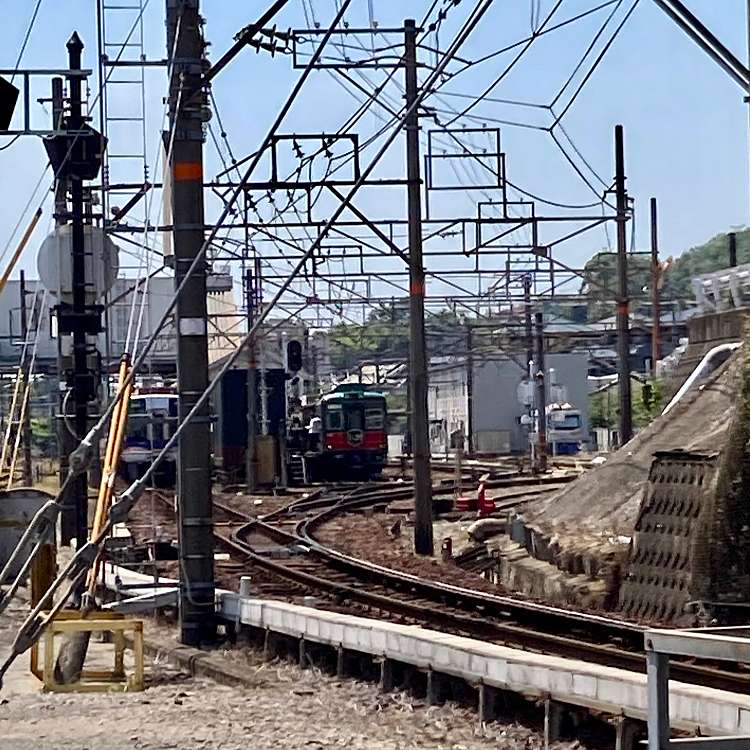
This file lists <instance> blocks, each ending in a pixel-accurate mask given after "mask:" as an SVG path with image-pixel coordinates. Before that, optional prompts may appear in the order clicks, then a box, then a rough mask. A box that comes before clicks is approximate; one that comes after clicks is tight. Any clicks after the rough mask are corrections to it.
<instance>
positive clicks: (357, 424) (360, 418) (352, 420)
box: [346, 406, 364, 430]
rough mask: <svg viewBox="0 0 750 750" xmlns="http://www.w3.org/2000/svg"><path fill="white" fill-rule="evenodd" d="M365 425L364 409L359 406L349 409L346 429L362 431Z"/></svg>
mask: <svg viewBox="0 0 750 750" xmlns="http://www.w3.org/2000/svg"><path fill="white" fill-rule="evenodd" d="M363 423H364V415H363V414H362V408H361V407H359V406H355V407H353V408H352V407H349V408H348V409H347V410H346V429H347V430H362V429H364V428H363Z"/></svg>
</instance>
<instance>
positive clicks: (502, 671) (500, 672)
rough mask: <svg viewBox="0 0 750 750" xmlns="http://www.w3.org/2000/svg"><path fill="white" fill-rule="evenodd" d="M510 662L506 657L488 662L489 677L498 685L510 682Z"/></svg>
mask: <svg viewBox="0 0 750 750" xmlns="http://www.w3.org/2000/svg"><path fill="white" fill-rule="evenodd" d="M509 671H510V670H509V668H508V662H507V661H506V660H505V659H490V660H489V662H488V664H487V678H488V679H489V680H492V682H493V683H494V684H495V685H497V686H498V687H502V686H504V685H507V684H508V682H509Z"/></svg>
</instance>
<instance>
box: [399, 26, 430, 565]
mask: <svg viewBox="0 0 750 750" xmlns="http://www.w3.org/2000/svg"><path fill="white" fill-rule="evenodd" d="M404 69H405V74H406V107H407V109H411V113H410V114H409V116H408V117H407V118H406V122H405V124H404V128H405V129H406V175H407V181H408V188H407V191H408V220H409V393H410V399H409V400H410V405H411V419H410V428H411V446H412V451H413V456H414V551H415V552H416V553H417V554H418V555H432V553H433V551H434V548H433V538H432V479H431V477H430V428H429V422H428V416H427V352H426V345H425V331H424V295H425V273H424V266H423V262H422V195H421V191H422V181H421V177H420V169H419V158H420V157H419V115H418V113H417V107H416V106H414V104H415V102H416V101H417V96H418V85H419V84H418V82H417V27H416V23H415V21H414V20H413V19H409V20H406V21H404Z"/></svg>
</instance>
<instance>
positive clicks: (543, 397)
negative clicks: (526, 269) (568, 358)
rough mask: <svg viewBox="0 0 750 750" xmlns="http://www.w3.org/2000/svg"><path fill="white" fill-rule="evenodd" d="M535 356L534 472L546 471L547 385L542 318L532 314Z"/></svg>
mask: <svg viewBox="0 0 750 750" xmlns="http://www.w3.org/2000/svg"><path fill="white" fill-rule="evenodd" d="M534 328H535V333H536V356H535V357H534V370H535V374H534V379H535V385H536V389H535V394H534V405H535V406H536V470H537V471H547V383H546V380H547V379H546V376H545V373H544V317H543V315H542V313H540V312H538V313H535V314H534Z"/></svg>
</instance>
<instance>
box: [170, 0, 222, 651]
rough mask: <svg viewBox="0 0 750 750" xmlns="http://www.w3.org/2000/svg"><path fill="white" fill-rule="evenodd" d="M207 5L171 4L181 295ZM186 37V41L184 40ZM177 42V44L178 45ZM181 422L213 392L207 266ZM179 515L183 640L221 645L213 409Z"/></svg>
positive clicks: (188, 301)
mask: <svg viewBox="0 0 750 750" xmlns="http://www.w3.org/2000/svg"><path fill="white" fill-rule="evenodd" d="M199 5H200V3H199V0H166V6H167V54H168V55H170V56H171V55H172V54H174V59H171V60H170V61H169V62H170V65H171V70H172V79H171V81H170V87H169V118H170V125H171V127H172V128H173V132H174V138H173V147H172V154H171V162H170V170H171V178H172V216H173V225H174V227H173V239H174V263H175V287H179V285H180V284H181V283H182V281H183V279H184V278H185V276H186V271H187V270H188V268H189V267H190V265H191V264H192V262H193V260H194V259H195V257H196V255H197V254H198V252H199V251H200V249H201V246H202V245H203V240H204V215H203V118H202V112H203V108H204V107H205V101H204V97H203V96H202V94H201V95H197V96H191V95H190V92H193V91H195V90H200V89H201V86H202V80H203V69H204V59H203V51H204V46H205V45H204V42H203V36H202V34H201V24H202V18H201V16H200V13H199ZM178 30H179V33H178ZM175 37H177V38H176V39H175ZM175 327H176V329H177V383H178V393H179V416H180V421H182V420H184V418H185V416H186V415H187V414H188V412H189V411H190V410H191V409H192V408H193V406H194V405H195V403H196V402H197V401H198V398H199V397H200V395H201V394H202V393H203V391H204V390H205V389H206V388H207V386H208V338H207V310H206V272H205V266H203V265H200V266H199V267H198V268H197V269H196V272H195V273H193V274H191V276H190V278H189V280H188V282H187V285H186V287H185V289H184V291H183V292H182V294H180V297H179V300H178V301H177V310H176V326H175ZM178 451H179V458H178V467H179V469H178V484H177V507H178V518H179V542H180V552H179V556H180V640H181V641H182V642H183V643H185V644H187V645H191V646H195V645H198V644H200V643H204V642H207V641H211V640H214V639H215V637H216V621H215V615H214V542H213V505H212V498H211V466H210V460H211V445H210V418H209V413H208V407H207V406H205V407H204V408H203V409H202V410H201V411H200V412H199V414H198V416H197V417H196V418H195V419H193V420H192V421H191V422H190V424H189V425H188V426H187V427H186V429H185V431H184V432H183V434H182V435H181V437H180V441H179V448H178Z"/></svg>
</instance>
